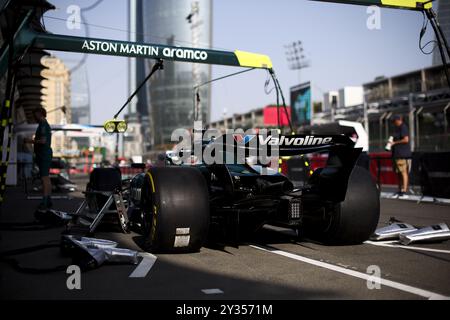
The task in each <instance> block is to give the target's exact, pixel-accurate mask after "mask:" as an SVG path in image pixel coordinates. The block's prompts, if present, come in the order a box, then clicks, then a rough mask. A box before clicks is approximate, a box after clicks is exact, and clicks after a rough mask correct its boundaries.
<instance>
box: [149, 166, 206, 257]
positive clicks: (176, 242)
mask: <svg viewBox="0 0 450 320" xmlns="http://www.w3.org/2000/svg"><path fill="white" fill-rule="evenodd" d="M141 207H142V213H143V221H142V226H143V234H144V246H145V249H146V250H147V251H153V252H155V251H157V252H193V251H198V250H199V249H200V248H201V247H202V245H203V243H204V242H205V240H206V237H207V234H208V228H209V198H208V188H207V185H206V181H205V179H204V178H203V176H202V174H201V173H200V171H199V170H198V169H195V168H190V167H175V166H173V167H158V168H152V169H150V170H149V171H148V172H147V173H146V175H145V180H144V184H143V186H142V195H141Z"/></svg>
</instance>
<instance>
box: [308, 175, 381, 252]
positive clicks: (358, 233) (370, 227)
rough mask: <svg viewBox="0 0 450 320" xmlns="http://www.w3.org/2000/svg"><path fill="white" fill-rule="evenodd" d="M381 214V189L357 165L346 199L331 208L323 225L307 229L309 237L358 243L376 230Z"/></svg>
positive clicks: (326, 240) (336, 242)
mask: <svg viewBox="0 0 450 320" xmlns="http://www.w3.org/2000/svg"><path fill="white" fill-rule="evenodd" d="M379 217H380V198H379V192H378V189H377V187H376V184H375V183H374V181H373V179H372V176H371V175H370V173H369V171H367V170H366V169H364V168H362V167H359V166H355V167H354V168H353V171H352V173H351V175H350V178H349V181H348V186H347V192H346V195H345V200H344V201H342V202H340V203H338V204H336V205H334V206H332V207H330V208H328V209H327V210H326V213H325V218H324V221H323V223H321V224H320V227H317V226H315V227H313V228H312V230H305V231H306V233H307V235H308V236H309V237H312V238H315V239H317V240H320V241H322V242H324V243H326V244H331V245H344V244H359V243H362V242H364V241H365V240H367V239H368V238H369V237H370V235H371V234H372V233H373V232H374V231H375V228H376V227H377V224H378V220H379Z"/></svg>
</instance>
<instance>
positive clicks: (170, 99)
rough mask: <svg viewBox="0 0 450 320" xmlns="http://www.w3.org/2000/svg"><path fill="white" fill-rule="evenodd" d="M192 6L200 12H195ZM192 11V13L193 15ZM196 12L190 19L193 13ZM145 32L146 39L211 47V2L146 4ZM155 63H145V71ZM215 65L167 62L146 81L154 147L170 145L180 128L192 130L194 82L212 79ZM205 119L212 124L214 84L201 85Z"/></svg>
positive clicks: (162, 0)
mask: <svg viewBox="0 0 450 320" xmlns="http://www.w3.org/2000/svg"><path fill="white" fill-rule="evenodd" d="M193 3H194V8H197V9H198V10H193ZM193 12H194V13H193ZM191 13H193V15H191V16H190V17H189V15H190V14H191ZM142 14H143V35H144V39H143V40H144V41H145V42H147V43H156V44H165V45H173V46H181V47H202V48H211V39H212V30H211V27H212V1H211V0H198V1H178V0H153V1H143V2H142ZM153 64H154V61H152V60H146V61H145V70H146V74H148V72H149V71H150V69H151V67H152V65H153ZM210 77H211V66H209V65H205V64H195V65H194V64H192V63H183V62H171V61H165V63H164V70H163V71H158V72H157V73H156V74H155V75H154V76H153V77H152V78H151V80H150V81H149V83H148V84H147V100H148V104H147V105H148V107H149V118H150V128H151V134H150V139H151V144H152V145H153V149H164V148H168V147H169V146H170V145H171V144H173V143H172V142H171V141H170V137H171V134H172V132H173V130H175V129H177V128H192V127H193V121H194V116H193V114H194V112H193V107H194V106H193V104H194V90H193V87H194V85H195V84H199V83H203V82H205V81H208V80H209V79H210ZM200 100H201V102H200V103H201V110H202V120H203V123H208V122H209V116H210V86H209V85H206V86H203V87H202V88H201V89H200Z"/></svg>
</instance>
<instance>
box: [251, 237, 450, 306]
mask: <svg viewBox="0 0 450 320" xmlns="http://www.w3.org/2000/svg"><path fill="white" fill-rule="evenodd" d="M249 246H250V247H252V248H254V249H257V250H261V251H265V252H270V253H273V254H277V255H280V256H283V257H286V258H290V259H294V260H297V261H301V262H305V263H308V264H311V265H314V266H317V267H320V268H325V269H328V270H331V271H335V272H339V273H343V274H346V275H348V276H352V277H355V278H360V279H363V280H366V281H373V276H372V275H370V274H367V273H363V272H359V271H354V270H350V269H347V268H344V267H339V266H336V265H333V264H330V263H326V262H322V261H317V260H314V259H311V258H306V257H303V256H300V255H297V254H293V253H289V252H286V251H282V250H276V249H273V250H272V249H268V248H265V247H262V246H259V245H249ZM380 283H381V285H384V286H386V287H391V288H394V289H397V290H401V291H404V292H408V293H412V294H415V295H418V296H421V297H424V298H427V299H429V300H450V297H448V296H444V295H441V294H438V293H435V292H431V291H427V290H423V289H420V288H416V287H413V286H409V285H406V284H403V283H400V282H395V281H391V280H386V279H383V278H381V279H380Z"/></svg>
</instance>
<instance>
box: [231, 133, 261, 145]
mask: <svg viewBox="0 0 450 320" xmlns="http://www.w3.org/2000/svg"><path fill="white" fill-rule="evenodd" d="M254 137H256V135H255V134H247V135H243V134H233V138H234V141H236V142H243V143H244V144H247V143H249V142H250V141H251V140H252V139H253V138H254Z"/></svg>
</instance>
